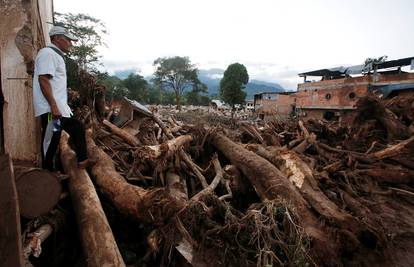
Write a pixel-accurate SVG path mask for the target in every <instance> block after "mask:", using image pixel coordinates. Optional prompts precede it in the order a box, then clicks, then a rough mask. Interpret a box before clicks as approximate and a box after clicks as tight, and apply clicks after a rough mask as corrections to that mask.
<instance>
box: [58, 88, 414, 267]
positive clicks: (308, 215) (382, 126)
mask: <svg viewBox="0 0 414 267" xmlns="http://www.w3.org/2000/svg"><path fill="white" fill-rule="evenodd" d="M407 99H408V97H407V96H404V97H398V96H397V97H395V98H393V99H391V100H387V101H382V100H379V99H377V98H375V97H374V96H369V97H366V98H364V99H361V100H360V101H359V103H358V112H359V114H358V116H357V119H356V120H355V122H354V124H353V125H343V124H341V123H340V122H327V121H321V120H320V121H315V120H309V121H306V122H304V121H300V120H293V119H292V120H288V121H283V122H282V121H270V122H257V121H253V120H250V121H249V120H243V121H242V120H230V121H231V123H230V121H226V120H223V119H217V120H209V119H208V118H210V117H211V116H210V117H209V116H206V117H203V116H201V113H202V111H200V110H198V111H194V110H189V111H185V112H180V113H177V114H176V113H175V112H174V113H170V112H165V110H161V109H162V107H157V108H156V109H153V110H154V111H153V112H150V111H149V110H147V109H146V108H145V107H142V106H141V105H134V104H133V103H132V104H129V105H132V108H131V109H130V110H132V113H129V114H131V116H130V118H129V119H127V120H117V118H116V117H114V116H111V118H110V117H109V116H108V115H109V114H103V113H102V112H98V113H96V112H91V110H93V109H92V108H93V107H91V106H88V108H83V109H79V111H81V112H80V113H79V114H78V115H79V116H80V117H81V118H82V119H83V120H84V121H85V122H87V123H88V124H89V126H90V128H91V129H90V130H89V131H88V136H87V142H88V154H89V157H90V158H93V159H95V160H96V164H95V165H93V166H92V167H91V169H90V174H91V177H92V180H93V182H94V185H95V187H96V189H97V192H98V194H99V198H100V200H101V202H102V206H103V207H104V210H105V213H106V216H107V218H108V221H109V225H110V227H111V228H112V232H113V233H114V236H115V240H116V243H117V246H118V247H119V249H120V252H121V254H122V258H123V261H125V263H126V264H128V265H130V266H143V265H145V266H285V265H291V266H320V265H326V266H341V265H351V266H360V265H366V266H368V265H369V266H371V265H374V266H392V265H398V266H409V265H410V263H411V261H412V258H413V256H414V200H413V196H414V193H413V192H414V188H413V180H414V161H413V160H412V159H413V158H414V131H413V123H414V120H413V115H412V114H413V112H412V111H413V105H412V103H413V101H412V100H411V101H410V100H407ZM89 102H90V103H93V101H89ZM89 102H86V103H89ZM122 108H123V107H122ZM101 110H102V108H101ZM121 113H122V111H121ZM180 118H185V120H180ZM206 118H207V119H206ZM220 118H221V117H220ZM183 121H186V122H185V123H184V122H183ZM61 146H62V147H63V148H62V158H64V161H66V164H65V163H64V165H65V170H66V172H67V173H71V174H72V175H71V179H74V177H73V176H79V177H83V175H87V174H86V173H85V174H83V173H78V172H76V171H73V167H72V166H71V165H70V164H69V163H67V162H70V160H71V159H70V158H68V155H69V156H70V153H72V152H71V150H70V148H69V147H68V146H66V147H65V145H64V144H62V145H61ZM71 170H72V172H71ZM82 179H83V178H82ZM85 179H86V178H85ZM73 190H76V188H72V189H71V192H72V191H73ZM78 216H79V214H78ZM81 216H85V217H86V218H87V217H88V215H87V214H83V215H81ZM82 219H84V220H85V218H80V220H78V222H79V221H82ZM102 223H103V224H106V219H102ZM95 224H97V225H95V226H94V227H97V228H99V227H100V224H99V223H97V222H95ZM79 227H91V229H92V228H93V227H92V226H85V225H83V226H79ZM105 227H106V226H102V228H105ZM91 231H92V230H91ZM101 231H103V232H105V231H106V232H105V233H106V234H108V235H111V234H112V232H111V229H109V230H105V229H101ZM81 239H82V237H81ZM93 242H97V241H96V240H95V241H94V240H86V241H85V240H82V244H83V250H84V255H85V256H86V257H87V258H88V257H93V256H92V255H93V254H94V253H88V252H87V250H88V248H89V249H91V248H92V247H94V246H91V243H93ZM108 242H109V243H110V242H111V241H108ZM92 245H93V244H92ZM95 245H96V246H99V244H95ZM110 245H112V243H111V244H110ZM108 253H109V254H107V255H100V256H102V257H103V256H105V257H113V258H114V259H117V262H118V265H117V266H123V265H122V264H123V263H122V260H119V259H120V257H119V255H118V254H119V253H118V250H117V249H114V250H113V251H112V252H108ZM111 253H113V254H114V255H111ZM131 255H132V256H131ZM88 259H89V258H88ZM88 261H89V260H88Z"/></svg>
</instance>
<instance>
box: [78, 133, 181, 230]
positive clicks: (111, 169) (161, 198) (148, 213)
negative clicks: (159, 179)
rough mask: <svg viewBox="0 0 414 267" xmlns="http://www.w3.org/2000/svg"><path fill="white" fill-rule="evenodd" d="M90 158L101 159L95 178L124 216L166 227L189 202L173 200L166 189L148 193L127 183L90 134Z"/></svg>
mask: <svg viewBox="0 0 414 267" xmlns="http://www.w3.org/2000/svg"><path fill="white" fill-rule="evenodd" d="M86 140H87V146H88V155H89V157H94V158H96V159H97V163H96V164H94V165H93V166H92V175H93V176H94V177H95V182H96V185H97V186H98V187H99V188H100V189H101V190H102V192H103V194H104V195H105V196H106V197H107V198H108V199H109V200H110V201H112V203H113V204H114V205H115V207H116V208H117V209H118V210H119V211H120V212H121V213H123V214H124V215H127V216H129V217H131V218H135V219H138V220H140V221H143V222H146V223H153V224H156V225H157V224H162V223H163V222H164V221H165V220H167V219H168V218H170V217H171V216H172V215H174V214H175V212H176V211H178V210H180V209H181V208H182V207H183V205H184V204H185V203H182V202H180V201H177V199H175V198H173V197H171V196H170V195H169V194H168V192H167V190H165V189H164V188H157V189H152V190H146V189H143V188H141V187H138V186H134V185H132V184H129V183H128V182H127V181H125V179H124V177H122V176H121V175H120V174H119V173H118V172H117V171H116V169H115V165H114V163H113V161H112V159H111V158H110V157H109V156H108V155H107V154H106V153H105V152H104V151H103V150H102V149H100V148H99V147H98V146H96V144H95V142H94V141H93V139H92V137H91V133H90V132H88V134H87V139H86Z"/></svg>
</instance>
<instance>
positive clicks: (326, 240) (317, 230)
mask: <svg viewBox="0 0 414 267" xmlns="http://www.w3.org/2000/svg"><path fill="white" fill-rule="evenodd" d="M211 143H212V144H213V145H214V146H215V147H216V148H217V149H218V150H220V151H221V152H222V153H223V154H224V155H225V156H226V157H227V158H228V159H229V160H230V162H231V163H232V164H233V165H235V166H236V167H237V168H238V169H240V170H241V171H242V173H243V174H244V175H245V176H246V177H247V178H248V179H249V180H250V182H251V183H252V185H253V186H254V188H255V189H256V191H257V193H258V194H259V196H260V197H261V198H262V200H265V199H269V200H273V199H277V198H278V197H280V198H282V199H283V200H285V201H286V202H287V203H291V204H292V205H293V206H294V207H295V208H296V209H297V212H298V213H299V214H300V215H301V216H302V217H301V218H302V226H303V227H304V229H305V232H306V233H307V234H308V235H309V236H310V237H311V238H312V240H313V247H312V248H311V251H312V254H313V255H314V256H315V257H316V259H317V261H319V262H323V263H325V264H327V265H334V264H335V263H336V262H337V258H338V257H339V255H338V253H337V247H336V245H335V243H334V241H333V240H332V238H331V237H330V236H329V235H328V234H326V233H325V232H323V231H322V230H321V228H322V227H321V225H320V223H319V221H318V219H317V218H316V216H315V215H314V214H313V213H312V212H311V210H310V206H309V205H308V203H307V202H306V201H305V199H304V198H303V197H302V195H301V194H300V193H299V192H298V191H297V189H296V188H295V186H294V185H293V184H292V183H291V182H290V181H289V180H288V179H287V178H286V177H285V176H284V175H283V173H281V172H280V171H279V170H278V169H277V168H276V167H275V166H274V165H272V164H271V163H270V162H269V161H267V160H265V159H264V158H262V157H260V156H258V155H256V154H255V153H253V152H251V151H248V150H246V149H245V148H243V147H242V146H240V145H238V144H236V143H234V142H233V141H231V140H230V139H228V138H227V137H226V136H224V135H222V134H219V133H215V134H212V135H211Z"/></svg>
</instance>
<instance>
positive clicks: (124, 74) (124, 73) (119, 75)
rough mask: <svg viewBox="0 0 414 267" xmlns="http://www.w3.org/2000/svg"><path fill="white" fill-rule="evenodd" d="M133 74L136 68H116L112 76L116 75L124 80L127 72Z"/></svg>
mask: <svg viewBox="0 0 414 267" xmlns="http://www.w3.org/2000/svg"><path fill="white" fill-rule="evenodd" d="M131 73H133V74H135V73H137V69H133V68H132V69H126V70H118V71H115V72H114V76H116V77H118V78H119V79H121V80H125V79H126V78H128V75H129V74H131Z"/></svg>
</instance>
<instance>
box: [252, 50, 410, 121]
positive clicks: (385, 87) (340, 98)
mask: <svg viewBox="0 0 414 267" xmlns="http://www.w3.org/2000/svg"><path fill="white" fill-rule="evenodd" d="M409 65H411V69H412V68H413V66H414V57H410V58H403V59H398V60H392V61H382V62H371V63H369V64H368V65H367V64H366V65H358V66H352V67H348V68H344V67H339V68H332V69H321V70H315V71H309V72H305V73H300V74H299V76H300V77H303V78H304V82H303V83H301V84H298V90H297V91H296V92H293V93H292V92H284V93H269V92H267V93H261V94H257V95H255V98H254V101H255V112H256V114H257V115H258V116H259V117H260V118H264V117H266V116H269V115H285V116H286V115H291V114H294V115H297V116H299V117H302V118H303V119H308V118H316V119H322V118H325V119H327V120H345V121H349V120H352V119H353V117H354V116H355V112H354V110H355V109H356V108H355V104H356V102H357V101H358V99H359V98H361V97H364V96H366V95H367V94H368V93H369V92H373V93H375V94H377V95H379V96H381V97H392V96H393V95H396V94H406V93H408V92H410V91H412V90H414V73H412V72H406V71H403V70H402V69H401V68H402V67H404V66H409ZM308 77H313V78H316V79H319V80H318V81H308V80H307V78H308Z"/></svg>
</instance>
